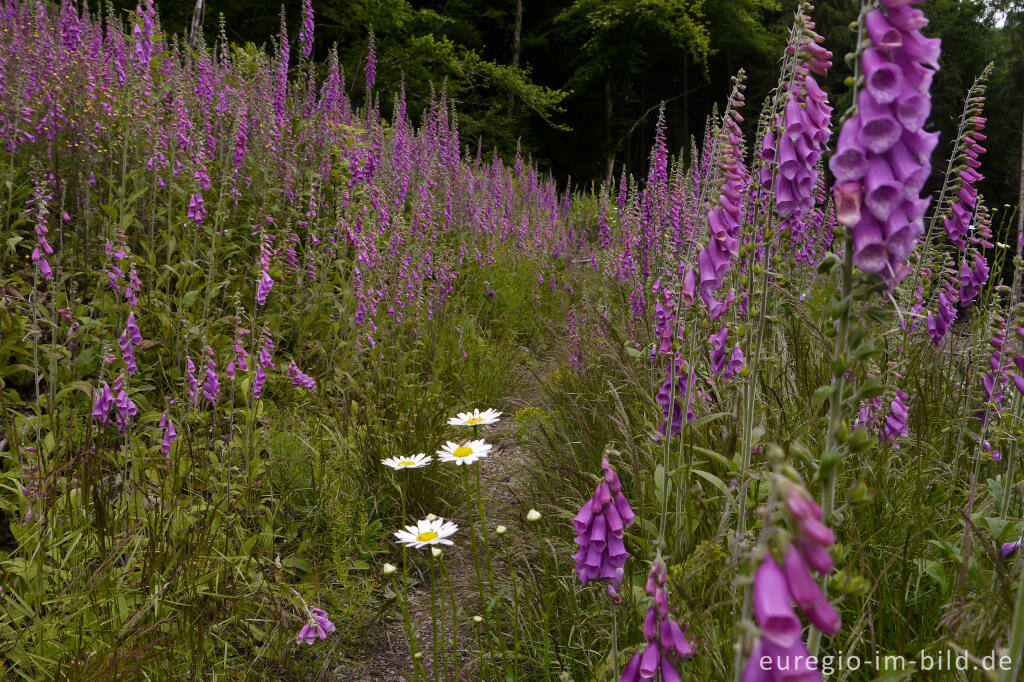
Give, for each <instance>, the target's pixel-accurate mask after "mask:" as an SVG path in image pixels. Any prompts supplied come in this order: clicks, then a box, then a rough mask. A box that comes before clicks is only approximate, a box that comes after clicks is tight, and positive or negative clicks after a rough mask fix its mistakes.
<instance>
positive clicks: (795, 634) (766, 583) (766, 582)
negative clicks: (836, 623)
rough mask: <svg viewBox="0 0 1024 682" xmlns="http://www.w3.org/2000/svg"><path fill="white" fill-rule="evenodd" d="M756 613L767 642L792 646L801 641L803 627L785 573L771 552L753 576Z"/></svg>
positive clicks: (781, 645)
mask: <svg viewBox="0 0 1024 682" xmlns="http://www.w3.org/2000/svg"><path fill="white" fill-rule="evenodd" d="M754 616H755V618H756V619H757V624H758V626H759V627H760V628H761V634H762V636H763V637H764V640H765V642H766V643H767V642H771V643H773V644H775V645H777V646H780V647H789V646H792V645H793V644H794V643H795V642H798V641H800V633H801V632H802V631H803V627H802V626H801V625H800V619H799V618H797V617H796V614H795V613H794V612H793V605H792V604H791V603H790V594H789V586H788V585H787V584H786V577H785V576H784V575H783V573H782V571H781V570H779V565H778V564H776V563H775V559H774V558H773V557H771V556H768V557H765V559H764V561H762V562H761V565H760V566H759V567H758V569H757V573H756V574H755V576H754Z"/></svg>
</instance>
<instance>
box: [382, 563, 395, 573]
mask: <svg viewBox="0 0 1024 682" xmlns="http://www.w3.org/2000/svg"><path fill="white" fill-rule="evenodd" d="M397 570H398V566H395V565H394V564H384V565H383V566H381V569H380V574H381V575H392V574H393V573H394V572H395V571H397Z"/></svg>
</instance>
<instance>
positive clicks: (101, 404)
mask: <svg viewBox="0 0 1024 682" xmlns="http://www.w3.org/2000/svg"><path fill="white" fill-rule="evenodd" d="M113 405H114V393H113V392H112V391H111V390H110V386H109V385H107V382H105V381H104V382H102V383H101V384H100V391H99V394H97V396H96V401H95V402H94V403H93V404H92V418H93V419H99V420H100V423H101V424H106V423H107V419H108V415H109V414H110V408H111V407H112V406H113Z"/></svg>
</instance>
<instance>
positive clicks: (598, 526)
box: [573, 457, 633, 588]
mask: <svg viewBox="0 0 1024 682" xmlns="http://www.w3.org/2000/svg"><path fill="white" fill-rule="evenodd" d="M601 468H602V469H603V470H604V480H602V481H601V483H599V484H598V486H597V488H596V489H595V490H594V495H593V497H591V498H590V499H589V500H587V501H586V502H585V503H584V504H583V507H582V508H581V509H580V511H579V513H578V514H576V517H575V518H574V519H573V526H574V527H575V529H576V539H575V542H576V544H578V545H579V546H580V549H579V551H578V552H577V553H576V554H575V555H573V559H575V561H576V575H577V576H579V579H580V582H581V583H583V584H584V585H586V584H587V583H588V582H590V581H591V580H600V581H604V582H606V583H607V584H608V586H609V588H615V587H617V586H618V585H619V584H620V583H621V581H622V578H623V572H622V567H623V566H624V565H625V563H626V559H628V558H629V552H627V551H626V547H625V545H624V544H623V542H622V536H623V529H624V528H625V527H626V526H629V525H630V524H632V523H633V510H632V508H631V507H630V506H629V502H628V501H627V500H626V498H625V497H624V496H623V495H622V484H621V483H620V482H619V477H618V475H617V474H616V473H615V470H614V469H612V467H611V464H609V462H608V458H607V457H606V458H604V459H602V460H601Z"/></svg>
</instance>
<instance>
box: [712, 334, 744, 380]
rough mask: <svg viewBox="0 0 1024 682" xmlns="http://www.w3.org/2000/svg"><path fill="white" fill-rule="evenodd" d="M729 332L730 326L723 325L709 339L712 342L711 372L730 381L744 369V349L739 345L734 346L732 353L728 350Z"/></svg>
mask: <svg viewBox="0 0 1024 682" xmlns="http://www.w3.org/2000/svg"><path fill="white" fill-rule="evenodd" d="M728 334H729V328H728V327H726V326H725V325H723V326H722V328H721V329H719V330H718V332H717V333H715V334H712V335H711V337H710V338H709V339H708V342H709V343H710V344H711V351H710V352H711V373H712V374H713V375H715V376H716V377H717V376H719V375H721V379H722V380H723V381H729V380H730V379H732V378H734V377H735V376H736V375H737V374H739V372H740V370H741V369H743V351H742V350H741V349H740V347H739V345H736V346H734V347H733V349H732V352H731V353H729V352H727V351H726V347H725V340H726V337H727V336H728Z"/></svg>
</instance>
